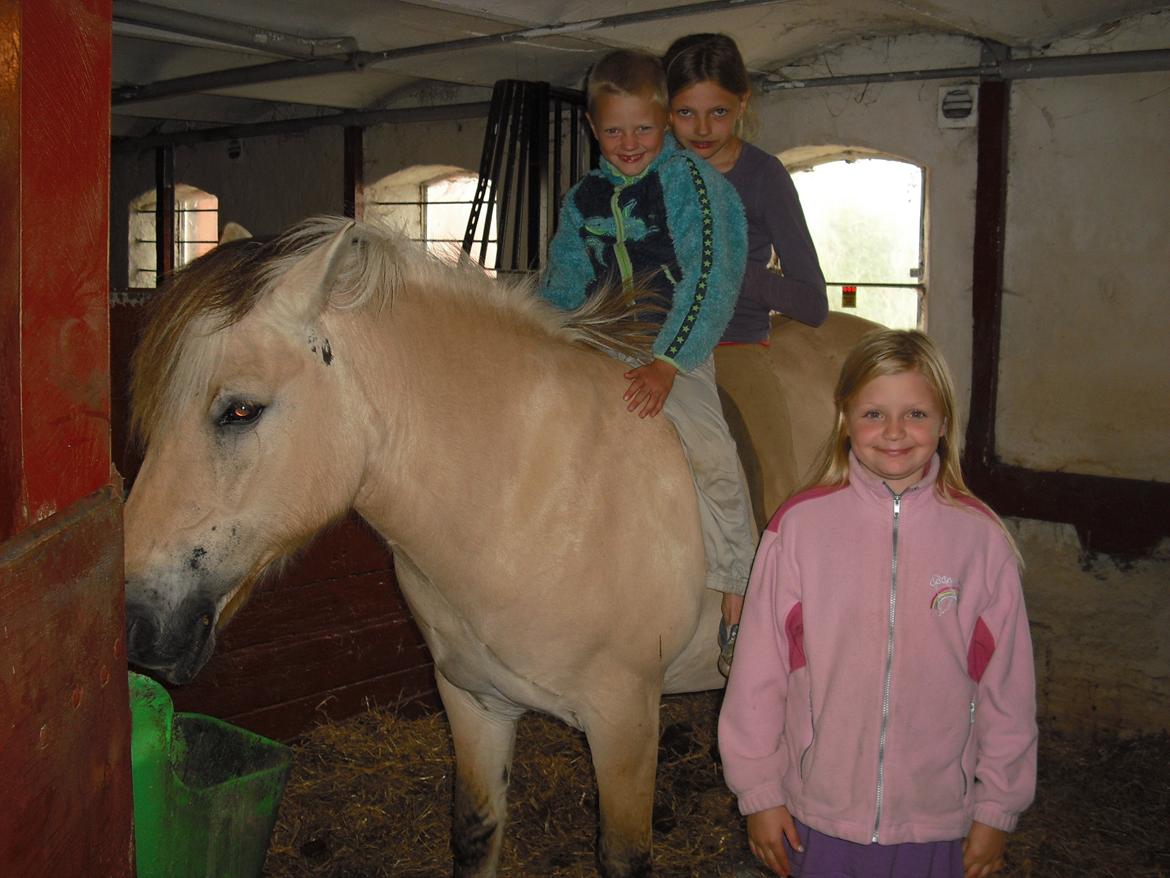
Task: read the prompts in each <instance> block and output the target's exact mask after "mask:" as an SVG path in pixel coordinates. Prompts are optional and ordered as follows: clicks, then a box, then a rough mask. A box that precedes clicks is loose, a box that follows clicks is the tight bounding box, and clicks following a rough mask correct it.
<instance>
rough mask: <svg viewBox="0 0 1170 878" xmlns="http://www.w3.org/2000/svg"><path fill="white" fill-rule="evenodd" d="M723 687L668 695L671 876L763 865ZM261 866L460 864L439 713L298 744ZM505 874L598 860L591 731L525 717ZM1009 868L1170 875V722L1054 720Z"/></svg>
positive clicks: (428, 871) (345, 876) (1123, 877)
mask: <svg viewBox="0 0 1170 878" xmlns="http://www.w3.org/2000/svg"><path fill="white" fill-rule="evenodd" d="M718 699H719V693H701V694H698V695H688V696H674V697H670V698H667V699H665V701H664V703H663V707H662V735H661V741H660V746H659V776H658V784H657V789H656V793H655V811H654V863H655V874H656V875H661V876H705V878H706V876H711V878H719V876H728V878H748V876H751V878H755V876H759V875H763V874H764V873H763V872H762V871H760V870H759V869H758V868H757V867H756V866H755V864H754V862H753V860H752V857H751V854H750V853H749V852H748V850H747V839H746V835H745V834H744V831H743V822H742V820H741V819H740V818H739V816H738V814H737V813H736V811H735V808H734V801H733V799H732V797H731V795H730V794H729V793H728V792H727V790H726V788H725V787H724V786H723V783H722V780H721V778H720V775H719V769H718V765H717V761H716V750H715V716H716V712H717V710H718ZM294 750H295V754H294V763H293V770H292V775H291V777H290V780H289V785H288V788H287V789H286V791H285V794H284V799H283V801H282V802H281V806H280V817H279V820H278V823H277V827H276V830H275V832H274V835H273V840H272V845H271V847H270V849H269V853H268V860H267V863H266V866H265V871H264V874H265V876H269V878H302V876H327V878H377V876H393V878H440V876H447V875H450V874H451V866H450V863H451V860H450V854H449V841H448V832H449V827H450V803H451V779H452V763H451V745H450V739H449V735H448V732H447V727H446V723H445V721H444V719H443V717H442V715H441V714H432V715H427V716H421V717H417V716H416V717H413V718H411V717H408V716H406V715H404V714H402V713H401V712H399V711H394V710H386V711H369V712H366V713H364V714H362V715H359V716H356V717H353V718H351V719H348V720H345V721H341V722H329V723H324V724H322V725H320V726H318V727H316V728H315V729H313V730H312V731H311V732H309V733H308V734H307V735H305V736H304V737H303V739H302V740H301V741H299V742H298V743H297V744H296V745H295V748H294ZM509 808H510V812H509V820H508V825H507V828H506V831H505V845H504V852H503V857H502V862H501V868H500V874H501V876H502V878H520V876H524V878H531V876H550V878H551V876H556V878H577V876H595V875H596V874H597V872H596V867H595V865H594V836H595V832H596V822H597V815H596V794H595V791H594V787H593V778H592V773H591V766H590V763H589V755H588V751H587V749H586V747H585V741H584V737H583V736H582V735H581V734H579V733H577V732H575V731H573V730H571V729H568V728H566V727H565V726H563V725H561V724H560V723H557V722H555V721H553V720H550V719H547V718H545V717H542V716H538V715H535V714H529V715H527V716H525V717H524V719H522V720H521V722H520V728H519V732H518V735H517V742H516V757H515V766H514V778H513V782H512V786H511V789H510V791H509ZM1003 874H1004V875H1006V876H1008V878H1066V876H1074V875H1092V876H1096V878H1170V737H1167V736H1166V735H1164V734H1163V735H1157V736H1146V737H1136V738H1113V739H1101V738H1098V739H1095V740H1093V739H1088V738H1084V739H1077V738H1072V737H1067V736H1061V735H1058V734H1056V733H1047V732H1046V731H1045V730H1044V729H1041V747H1040V783H1039V790H1038V794H1037V799H1036V803H1035V804H1034V805H1033V807H1032V808H1031V809H1030V810H1029V811H1028V812H1027V814H1025V816H1024V818H1023V819H1022V821H1021V825H1020V828H1019V831H1018V832H1017V833H1015V834H1014V835H1013V836H1012V837H1011V839H1010V841H1009V848H1008V868H1007V870H1006V871H1005V872H1004V873H1003Z"/></svg>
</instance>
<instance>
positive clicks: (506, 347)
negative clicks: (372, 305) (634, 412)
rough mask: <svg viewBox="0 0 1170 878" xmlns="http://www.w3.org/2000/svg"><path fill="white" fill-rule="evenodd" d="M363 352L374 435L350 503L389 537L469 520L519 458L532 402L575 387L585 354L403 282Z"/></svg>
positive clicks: (427, 534) (551, 400) (477, 306)
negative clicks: (355, 496) (576, 364)
mask: <svg viewBox="0 0 1170 878" xmlns="http://www.w3.org/2000/svg"><path fill="white" fill-rule="evenodd" d="M363 326H365V327H366V328H365V330H364V332H365V338H364V339H363V341H362V342H361V344H360V346H359V348H360V350H361V351H363V352H364V356H365V357H366V358H367V362H366V363H365V364H364V365H363V367H362V368H361V370H360V371H361V372H362V373H363V375H364V376H365V380H364V395H365V397H366V399H367V400H368V410H369V413H370V418H371V419H372V421H373V423H374V424H375V426H376V429H375V430H374V431H373V435H374V436H375V437H376V438H375V439H374V442H373V448H372V451H371V454H370V456H369V463H368V466H367V478H366V480H365V484H364V487H363V489H362V491H361V492H360V495H359V498H358V504H357V505H358V511H359V513H361V514H362V515H363V516H364V517H365V518H366V519H367V520H368V521H370V523H371V524H372V525H373V526H374V527H375V528H376V529H378V530H379V531H380V532H382V533H383V534H384V535H385V536H386V537H387V538H388V539H390V540H391V542H392V543H396V544H402V545H407V544H409V543H411V542H413V541H414V540H428V539H429V540H433V539H434V534H436V533H441V532H448V531H450V530H451V529H453V528H474V527H476V526H477V525H476V520H477V518H478V517H482V516H486V515H489V514H490V507H491V506H492V503H493V500H494V497H495V495H496V493H497V492H498V485H499V484H500V483H501V482H504V481H506V480H507V479H508V478H509V477H510V475H511V474H512V473H514V472H516V471H517V469H518V468H519V467H520V466H521V465H522V463H523V461H522V459H521V457H522V454H523V449H524V448H525V447H526V446H527V445H528V443H529V442H530V441H531V431H532V430H533V429H534V418H533V417H532V408H533V407H534V406H536V407H540V406H547V405H556V404H558V401H564V400H570V399H573V398H575V397H577V396H580V395H581V392H580V388H582V386H583V383H584V382H586V381H587V380H588V378H587V376H586V375H585V374H584V373H585V372H588V371H590V370H589V369H585V370H584V371H583V370H581V369H579V368H573V367H572V366H571V365H570V364H571V363H572V362H575V361H580V360H582V359H583V358H584V359H585V360H587V361H592V360H595V359H596V358H594V357H591V356H590V355H589V354H587V353H585V352H583V351H581V350H579V349H577V348H574V347H572V346H571V345H569V344H567V343H566V342H564V341H562V340H559V339H557V338H555V337H554V336H553V335H552V334H550V333H549V332H548V331H547V330H544V329H543V328H541V327H539V326H537V325H535V324H534V323H533V322H532V321H531V320H529V319H526V318H524V317H523V316H522V315H517V314H514V313H512V312H510V311H509V310H508V308H507V307H501V306H499V305H495V304H492V303H491V302H484V301H480V300H477V299H475V298H472V299H470V300H466V299H462V298H459V297H456V296H454V295H452V294H450V293H449V292H447V291H443V290H409V289H408V290H403V291H402V293H401V294H400V295H397V296H396V297H395V299H394V301H393V302H392V303H390V304H389V305H388V306H386V307H384V308H383V309H382V310H381V311H380V312H379V314H378V316H377V318H376V319H375V320H373V321H367V322H365V323H363Z"/></svg>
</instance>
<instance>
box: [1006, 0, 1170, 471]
mask: <svg viewBox="0 0 1170 878" xmlns="http://www.w3.org/2000/svg"><path fill="white" fill-rule="evenodd" d="M1136 24H1137V23H1136V22H1135V23H1131V25H1130V26H1128V27H1120V28H1118V29H1117V30H1116V31H1114V32H1113V33H1110V34H1104V35H1100V36H1097V37H1096V38H1094V39H1093V40H1092V41H1091V44H1092V46H1093V48H1094V50H1095V51H1098V52H1104V51H1108V52H1121V51H1133V50H1140V49H1154V48H1165V47H1166V46H1170V15H1167V14H1163V15H1151V16H1147V17H1146V20H1145V21H1144V22H1143V23H1142V24H1141V26H1140V27H1138V26H1136ZM1086 49H1087V46H1086V45H1085V44H1083V43H1078V42H1076V41H1064V42H1061V43H1059V44H1056V45H1054V46H1052V47H1051V48H1050V49H1049V51H1050V52H1051V54H1053V55H1064V54H1075V53H1079V52H1084V51H1086ZM1010 130H1011V134H1010V138H1011V152H1010V157H1009V162H1010V164H1009V166H1010V168H1011V176H1010V183H1011V185H1010V190H1009V194H1008V205H1007V225H1008V233H1007V236H1006V254H1005V256H1006V260H1005V269H1004V287H1005V295H1004V314H1003V326H1004V332H1003V336H1002V351H1001V353H1002V360H1001V369H1000V405H999V422H998V425H997V429H998V431H999V439H998V442H997V447H998V450H999V452H1000V456H1001V457H1002V458H1003V459H1004V460H1005V461H1007V462H1009V463H1015V464H1020V465H1022V466H1028V467H1032V468H1036V469H1044V470H1056V469H1059V470H1066V471H1071V472H1078V473H1090V474H1093V475H1102V476H1121V477H1126V478H1131V479H1156V480H1158V481H1162V482H1165V481H1170V348H1168V346H1167V343H1166V333H1167V330H1168V329H1170V222H1167V201H1168V199H1170V72H1165V73H1140V74H1128V75H1112V76H1094V77H1076V78H1068V79H1054V80H1035V81H1027V82H1020V83H1017V84H1016V85H1015V86H1014V87H1013V89H1012V103H1011V119H1010Z"/></svg>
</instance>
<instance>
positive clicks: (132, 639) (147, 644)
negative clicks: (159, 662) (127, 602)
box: [126, 612, 158, 661]
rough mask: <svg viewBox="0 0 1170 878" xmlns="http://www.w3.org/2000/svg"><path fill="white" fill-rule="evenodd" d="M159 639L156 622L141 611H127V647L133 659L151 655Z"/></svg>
mask: <svg viewBox="0 0 1170 878" xmlns="http://www.w3.org/2000/svg"><path fill="white" fill-rule="evenodd" d="M157 639H158V629H157V627H156V626H155V624H154V622H153V621H152V620H151V619H150V618H149V617H147V616H146V615H145V614H143V613H141V612H127V625H126V648H127V650H128V652H129V657H130V659H131V660H132V661H133V660H134V659H136V658H141V657H143V656H146V655H149V654H150V651H151V649H152V648H153V647H154V644H155V641H156V640H157Z"/></svg>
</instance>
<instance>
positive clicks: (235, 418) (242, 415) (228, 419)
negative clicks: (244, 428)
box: [219, 400, 264, 427]
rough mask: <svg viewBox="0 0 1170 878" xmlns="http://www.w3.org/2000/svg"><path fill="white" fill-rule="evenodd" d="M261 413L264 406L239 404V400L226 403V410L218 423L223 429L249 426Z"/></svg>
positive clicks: (250, 403)
mask: <svg viewBox="0 0 1170 878" xmlns="http://www.w3.org/2000/svg"><path fill="white" fill-rule="evenodd" d="M262 411H264V406H262V405H257V404H256V403H252V402H241V401H239V400H233V401H232V402H230V403H228V406H227V408H226V409H224V412H223V414H222V415H220V417H219V423H220V425H221V426H224V427H229V426H239V425H243V424H251V423H252V422H253V421H255V420H256V419H257V418H258V417H260V413H261V412H262Z"/></svg>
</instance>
